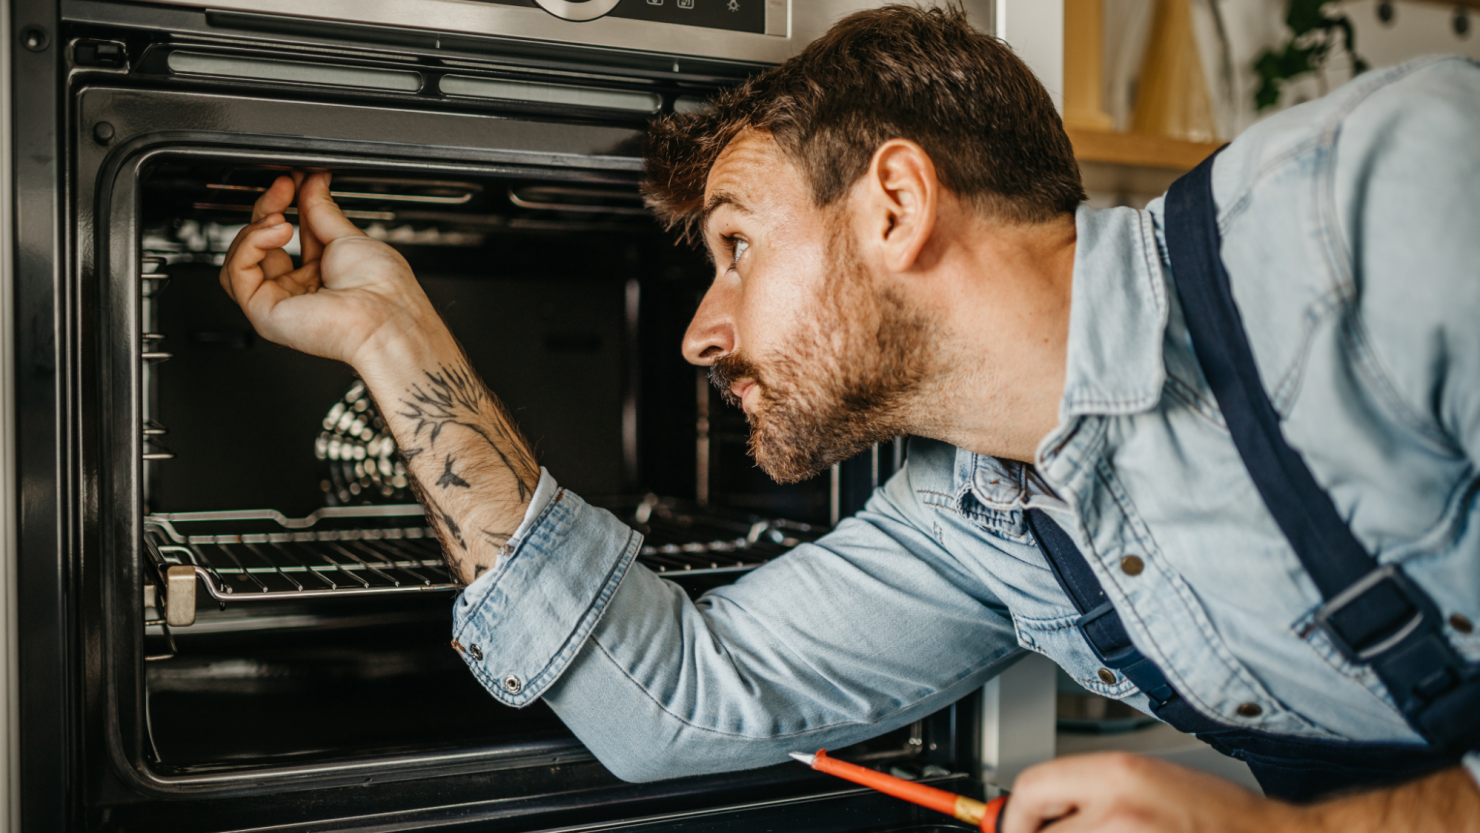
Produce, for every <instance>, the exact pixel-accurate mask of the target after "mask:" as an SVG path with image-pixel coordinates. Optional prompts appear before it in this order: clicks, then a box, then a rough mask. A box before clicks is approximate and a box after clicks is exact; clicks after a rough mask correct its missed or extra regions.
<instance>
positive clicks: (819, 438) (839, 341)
mask: <svg viewBox="0 0 1480 833" xmlns="http://www.w3.org/2000/svg"><path fill="white" fill-rule="evenodd" d="M828 254H829V257H828V260H829V261H830V262H832V263H836V264H838V272H837V273H835V274H834V275H833V276H832V277H831V278H830V279H829V280H828V281H826V282H825V284H824V286H823V290H822V292H821V293H820V295H819V297H818V299H817V304H816V306H815V307H814V308H815V309H816V310H817V311H818V313H817V315H816V316H815V318H814V321H813V324H814V326H813V328H812V330H811V332H804V333H799V334H798V335H797V337H796V338H794V339H792V340H791V341H790V343H787V344H783V345H781V346H780V349H777V350H776V351H774V353H773V354H772V355H769V356H766V357H764V358H763V359H752V358H750V357H747V356H745V355H742V354H740V353H738V352H736V353H731V354H729V355H726V356H724V357H722V358H720V359H718V360H717V361H716V362H715V363H714V364H713V365H712V366H711V367H710V370H709V379H710V381H711V382H712V383H713V384H714V385H715V387H717V388H719V391H720V395H721V396H722V397H723V398H724V400H725V401H726V402H727V403H729V404H731V405H736V406H738V405H739V404H740V403H739V401H738V400H737V398H736V397H735V395H734V394H733V393H732V392H731V389H730V388H731V385H732V383H733V382H735V381H736V380H739V379H750V380H752V381H754V382H755V386H756V390H757V392H758V396H757V397H756V404H755V408H754V413H749V414H746V421H747V422H749V423H750V454H751V456H752V457H754V458H755V461H756V464H757V465H759V466H760V467H761V470H762V471H764V472H765V473H766V474H767V475H769V476H770V477H771V478H772V479H773V480H775V481H776V482H778V483H797V482H799V481H802V480H806V479H808V478H811V477H814V476H815V475H817V474H820V473H821V472H822V471H824V470H825V469H827V468H828V467H830V466H832V465H834V464H836V463H840V462H842V461H844V460H846V459H848V458H850V457H852V456H854V455H855V454H858V453H859V452H861V451H863V450H865V449H867V448H868V447H870V446H872V445H874V444H875V443H880V442H887V441H889V440H893V439H894V438H895V437H899V436H902V435H904V434H907V433H909V431H910V424H911V423H912V421H913V420H912V419H911V411H912V408H913V403H914V402H915V401H917V394H918V393H919V391H920V389H921V387H922V386H923V383H924V380H925V378H926V373H927V365H928V362H927V351H926V342H927V335H928V333H929V332H930V329H931V328H930V323H929V321H928V320H927V319H926V318H925V317H924V316H923V315H921V314H920V313H919V312H918V311H915V310H911V309H909V308H908V307H907V306H906V305H905V303H904V301H903V299H902V298H900V297H899V295H898V294H897V293H896V292H894V291H893V290H891V289H883V290H876V289H875V288H874V287H873V286H872V281H871V280H870V277H869V275H868V274H867V270H866V269H865V268H864V267H863V265H862V264H861V263H860V262H859V261H858V259H857V257H856V255H855V254H854V252H853V251H852V249H851V248H849V247H848V246H847V244H846V243H845V242H844V238H843V235H842V234H839V233H834V234H833V235H832V237H831V240H830V242H829V246H828Z"/></svg>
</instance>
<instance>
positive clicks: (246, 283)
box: [221, 222, 293, 308]
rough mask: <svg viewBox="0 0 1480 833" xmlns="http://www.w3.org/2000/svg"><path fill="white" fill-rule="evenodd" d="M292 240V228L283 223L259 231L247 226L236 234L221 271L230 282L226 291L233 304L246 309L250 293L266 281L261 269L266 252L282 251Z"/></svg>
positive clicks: (259, 228)
mask: <svg viewBox="0 0 1480 833" xmlns="http://www.w3.org/2000/svg"><path fill="white" fill-rule="evenodd" d="M292 238H293V227H292V226H290V225H288V224H287V223H286V222H281V223H277V224H275V225H271V226H262V227H258V228H251V227H248V228H246V229H243V230H242V232H241V233H240V234H238V235H237V239H236V250H235V251H234V252H233V253H232V255H231V258H230V259H229V260H227V261H226V265H225V266H224V267H223V268H222V270H221V271H222V273H223V274H224V275H225V276H226V279H227V281H229V285H228V286H227V287H226V290H227V294H229V295H230V296H231V299H232V300H233V301H236V302H237V303H238V304H240V305H241V306H242V307H243V308H245V307H246V306H247V303H248V302H249V301H250V300H251V298H252V295H253V293H255V292H256V291H257V289H258V287H260V286H261V285H262V282H263V281H264V280H266V279H267V275H266V273H265V272H264V271H263V268H262V262H263V260H265V259H266V257H267V253H268V252H270V251H272V250H274V249H281V248H282V246H283V244H284V243H286V242H288V241H289V240H291V239H292Z"/></svg>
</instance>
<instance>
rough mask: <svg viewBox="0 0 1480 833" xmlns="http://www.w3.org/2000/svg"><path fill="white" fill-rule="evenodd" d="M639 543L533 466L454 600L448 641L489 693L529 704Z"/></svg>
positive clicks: (577, 642) (602, 607) (585, 629)
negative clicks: (525, 496)
mask: <svg viewBox="0 0 1480 833" xmlns="http://www.w3.org/2000/svg"><path fill="white" fill-rule="evenodd" d="M542 492H544V493H545V497H544V500H543V501H541V493H542ZM541 503H542V504H543V505H542V508H540V509H538V511H536V506H537V505H538V504H541ZM641 547H642V535H640V534H639V533H637V532H636V531H635V530H633V529H632V528H631V527H629V526H627V525H626V524H624V523H622V522H621V521H620V520H618V519H617V517H616V516H615V515H613V514H612V513H610V512H608V511H606V510H604V509H598V508H596V507H594V506H591V505H589V504H587V503H586V502H585V501H583V500H581V499H580V498H579V497H577V496H576V495H575V494H574V493H572V492H568V491H565V490H564V489H560V488H558V487H557V486H556V485H555V480H554V478H552V477H551V476H550V474H549V472H546V471H544V470H541V473H540V483H539V486H538V487H536V489H535V496H534V499H532V500H531V501H530V507H529V510H528V512H527V513H526V515H525V519H524V522H523V523H521V524H520V525H519V528H518V529H517V530H515V533H514V535H513V537H511V538H510V539H509V543H508V545H507V547H506V549H505V550H504V553H503V555H501V556H500V557H499V560H498V563H497V564H495V565H494V568H493V569H492V570H490V571H488V572H487V573H484V574H483V575H482V576H480V577H479V579H478V580H477V581H475V582H473V583H472V584H470V585H468V587H467V588H466V589H464V590H463V592H462V594H461V595H460V596H458V598H457V601H456V602H454V604H453V614H452V635H453V641H452V646H453V648H455V649H457V650H458V652H459V653H460V654H461V656H462V658H463V662H465V663H467V665H468V668H469V669H471V670H472V672H473V676H474V677H476V678H477V679H478V682H480V683H482V684H483V687H484V688H486V689H488V692H489V693H490V694H492V695H493V696H494V699H496V700H498V701H499V702H501V703H504V704H506V705H509V706H515V707H522V706H527V705H529V704H530V703H532V702H534V701H535V700H537V699H539V698H540V696H541V695H542V694H544V692H545V690H546V689H548V688H549V687H550V686H551V685H552V684H553V683H554V682H555V681H556V680H557V679H559V678H560V675H561V674H562V673H563V672H564V671H565V669H566V667H567V666H568V665H569V664H570V662H571V660H572V659H574V658H575V656H576V654H577V653H578V652H579V651H580V649H581V646H582V645H584V644H585V642H586V639H587V638H588V637H589V636H590V635H591V631H592V630H593V629H594V628H595V627H596V623H597V621H599V620H600V619H601V615H602V613H604V612H605V611H606V607H607V603H608V602H609V601H610V600H611V597H612V594H613V593H615V592H616V589H617V586H618V585H619V584H621V581H622V577H623V576H624V575H626V572H627V568H628V567H629V566H631V564H632V561H633V559H635V558H636V557H637V553H638V550H640V549H641Z"/></svg>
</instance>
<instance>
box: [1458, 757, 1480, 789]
mask: <svg viewBox="0 0 1480 833" xmlns="http://www.w3.org/2000/svg"><path fill="white" fill-rule="evenodd" d="M1462 761H1463V763H1464V765H1465V769H1467V770H1469V771H1470V777H1471V778H1473V779H1475V786H1476V787H1480V750H1475V751H1474V752H1470V753H1468V754H1466V755H1465V757H1464V758H1463V759H1462Z"/></svg>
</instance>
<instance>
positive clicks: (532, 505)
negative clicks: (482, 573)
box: [474, 466, 560, 584]
mask: <svg viewBox="0 0 1480 833" xmlns="http://www.w3.org/2000/svg"><path fill="white" fill-rule="evenodd" d="M558 491H560V486H559V484H557V483H556V482H555V478H554V477H551V476H550V471H549V469H546V468H545V467H544V466H540V482H539V483H537V484H535V487H534V497H532V498H530V499H529V505H528V506H526V507H524V520H522V521H520V522H519V526H518V527H517V528H515V530H514V534H513V535H510V536H509V540H508V542H507V546H508V548H509V550H510V551H512V550H513V549H514V548H515V547H517V546H519V542H520V541H522V540H524V536H525V535H527V534H528V533H529V529H530V527H532V526H534V523H535V521H538V520H539V519H540V515H541V514H543V513H544V511H545V507H547V506H549V505H550V501H551V500H553V499H554V498H555V493H556V492H558ZM474 584H477V582H474Z"/></svg>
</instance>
